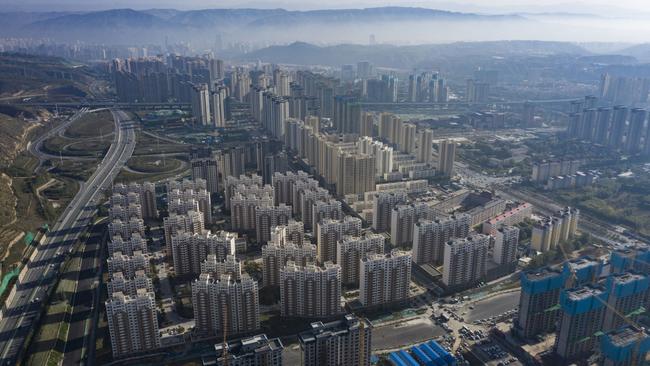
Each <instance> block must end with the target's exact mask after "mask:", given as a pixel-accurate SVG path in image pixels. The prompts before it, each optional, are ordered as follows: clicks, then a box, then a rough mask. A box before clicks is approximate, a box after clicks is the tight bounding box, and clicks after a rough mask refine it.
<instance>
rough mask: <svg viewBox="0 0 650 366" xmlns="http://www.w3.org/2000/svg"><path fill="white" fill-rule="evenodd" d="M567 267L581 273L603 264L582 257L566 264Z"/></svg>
mask: <svg viewBox="0 0 650 366" xmlns="http://www.w3.org/2000/svg"><path fill="white" fill-rule="evenodd" d="M565 265H567V266H569V267H571V269H572V270H574V271H579V270H581V269H585V268H588V267H592V266H600V265H601V263H600V261H599V260H597V259H593V258H591V257H580V258H576V259H571V260H568V261H566V262H565Z"/></svg>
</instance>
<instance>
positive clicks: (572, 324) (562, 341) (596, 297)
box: [554, 285, 607, 362]
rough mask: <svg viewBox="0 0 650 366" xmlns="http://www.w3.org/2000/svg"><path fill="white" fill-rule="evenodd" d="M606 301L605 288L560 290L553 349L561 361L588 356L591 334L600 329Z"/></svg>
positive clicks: (594, 343) (591, 342)
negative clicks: (558, 318) (558, 314)
mask: <svg viewBox="0 0 650 366" xmlns="http://www.w3.org/2000/svg"><path fill="white" fill-rule="evenodd" d="M606 304H607V290H605V288H603V287H599V286H595V285H586V286H581V287H575V288H571V289H568V290H564V291H562V292H561V293H560V306H561V309H560V320H559V322H558V330H557V336H556V338H555V347H554V349H555V353H556V354H557V355H558V356H559V357H561V358H562V359H563V360H565V362H569V361H575V360H578V359H581V358H587V357H589V356H590V355H591V353H592V352H593V350H594V346H595V345H596V339H597V338H596V337H595V336H594V334H596V332H598V331H600V330H601V325H602V323H603V317H604V316H605V311H606V309H607V307H606Z"/></svg>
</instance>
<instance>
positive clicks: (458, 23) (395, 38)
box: [0, 7, 646, 57]
mask: <svg viewBox="0 0 650 366" xmlns="http://www.w3.org/2000/svg"><path fill="white" fill-rule="evenodd" d="M574 18H575V19H578V20H582V21H592V20H593V21H595V22H598V21H599V18H598V17H596V16H593V15H589V14H577V13H512V14H501V15H499V14H496V15H494V14H492V15H490V14H477V13H462V12H453V11H445V10H436V9H428V8H416V7H375V8H365V9H331V10H310V11H295V10H285V9H246V8H242V9H205V10H186V11H182V10H176V9H149V10H133V9H113V10H105V11H91V12H0V37H3V36H8V37H32V38H49V39H53V40H56V41H61V42H74V41H83V42H89V43H102V44H108V45H115V44H120V45H146V44H162V43H164V42H165V41H169V42H172V43H178V42H189V43H191V45H192V47H193V48H194V49H202V48H205V49H209V48H211V47H212V46H214V44H215V40H216V36H217V35H220V36H222V39H224V40H225V41H226V42H229V41H240V42H248V43H250V44H253V45H254V46H255V47H253V48H259V47H260V46H264V45H267V44H289V43H292V42H295V41H304V42H310V43H315V44H321V45H322V44H345V43H353V44H366V43H368V41H369V36H370V35H375V36H376V37H375V38H376V39H377V41H378V42H379V43H390V44H431V43H445V42H454V41H466V40H471V41H483V40H508V39H553V40H555V39H561V40H567V41H571V40H573V39H572V38H571V37H572V36H573V35H574V34H575V35H578V36H580V35H581V34H585V32H587V33H588V34H590V35H591V34H592V33H593V32H592V33H589V32H588V31H589V30H590V29H591V28H585V29H579V28H576V27H574V26H573V25H569V26H566V27H568V28H566V31H565V28H562V27H561V26H559V25H558V24H556V23H554V22H553V21H549V20H553V19H564V20H566V19H574ZM583 23H584V22H583ZM566 24H570V23H566ZM581 32H582V33H581ZM595 39H596V40H598V38H595ZM291 47H294V48H295V47H300V45H299V44H298V45H292V46H291ZM456 48H462V47H458V46H457V47H456ZM277 50H281V48H278V49H270V50H265V51H264V52H275V51H277ZM357 51H358V50H350V52H357ZM632 51H633V52H638V53H643V54H645V53H646V52H645V51H643V50H638V51H634V50H632ZM278 52H279V51H278ZM324 52H327V51H324ZM323 56H325V57H327V56H328V55H327V54H324V55H323ZM395 57H399V56H395Z"/></svg>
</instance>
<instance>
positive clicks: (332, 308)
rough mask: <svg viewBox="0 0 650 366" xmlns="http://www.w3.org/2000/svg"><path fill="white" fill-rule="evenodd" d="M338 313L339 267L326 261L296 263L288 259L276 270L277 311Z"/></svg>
mask: <svg viewBox="0 0 650 366" xmlns="http://www.w3.org/2000/svg"><path fill="white" fill-rule="evenodd" d="M340 313H341V267H340V266H339V265H337V264H333V263H331V262H327V263H325V264H324V266H323V267H319V266H317V265H315V264H313V263H308V264H307V265H306V266H304V267H303V266H298V265H297V264H296V263H295V262H292V261H289V262H287V264H286V265H285V266H284V267H283V268H282V269H281V270H280V314H281V315H282V316H286V317H302V318H329V317H332V316H335V315H337V314H340Z"/></svg>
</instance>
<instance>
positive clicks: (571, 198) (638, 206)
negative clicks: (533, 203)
mask: <svg viewBox="0 0 650 366" xmlns="http://www.w3.org/2000/svg"><path fill="white" fill-rule="evenodd" d="M552 195H553V197H554V198H556V199H558V200H560V201H562V202H563V203H566V204H567V205H571V206H575V207H578V208H580V209H581V210H584V211H585V212H586V213H587V214H589V215H591V216H594V217H596V218H599V219H602V220H606V221H608V222H611V223H614V224H618V225H624V226H627V227H629V228H630V229H632V230H635V231H637V232H639V233H640V234H641V235H650V177H648V176H647V175H644V176H640V177H636V178H628V179H601V180H599V181H598V183H597V184H594V185H592V186H590V187H585V188H583V189H581V190H575V191H574V190H570V191H557V192H553V193H552Z"/></svg>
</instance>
